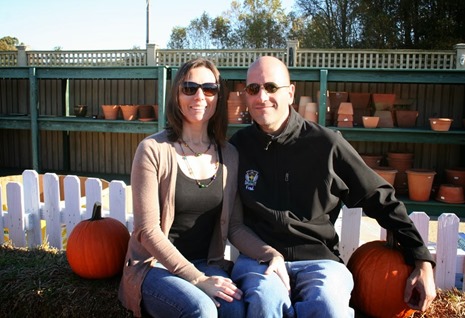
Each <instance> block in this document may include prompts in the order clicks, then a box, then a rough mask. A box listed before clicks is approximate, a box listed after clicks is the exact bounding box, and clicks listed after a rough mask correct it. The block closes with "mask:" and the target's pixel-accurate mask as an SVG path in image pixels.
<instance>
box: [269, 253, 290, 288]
mask: <svg viewBox="0 0 465 318" xmlns="http://www.w3.org/2000/svg"><path fill="white" fill-rule="evenodd" d="M273 272H274V273H276V275H278V277H279V278H281V280H282V282H283V284H284V286H286V289H287V291H288V292H291V285H290V283H289V274H288V273H287V268H286V264H285V263H284V258H283V257H281V256H276V257H273V258H272V259H271V261H270V264H269V265H268V268H267V269H266V271H265V275H269V274H272V273H273Z"/></svg>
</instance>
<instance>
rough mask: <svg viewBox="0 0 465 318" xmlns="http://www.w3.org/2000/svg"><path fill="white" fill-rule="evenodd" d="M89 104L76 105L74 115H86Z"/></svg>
mask: <svg viewBox="0 0 465 318" xmlns="http://www.w3.org/2000/svg"><path fill="white" fill-rule="evenodd" d="M86 114H87V106H86V105H76V106H74V116H76V117H86Z"/></svg>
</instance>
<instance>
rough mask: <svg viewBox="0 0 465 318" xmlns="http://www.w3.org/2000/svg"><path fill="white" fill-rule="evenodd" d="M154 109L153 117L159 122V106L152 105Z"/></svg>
mask: <svg viewBox="0 0 465 318" xmlns="http://www.w3.org/2000/svg"><path fill="white" fill-rule="evenodd" d="M152 107H153V117H154V118H155V120H158V105H157V104H155V105H152Z"/></svg>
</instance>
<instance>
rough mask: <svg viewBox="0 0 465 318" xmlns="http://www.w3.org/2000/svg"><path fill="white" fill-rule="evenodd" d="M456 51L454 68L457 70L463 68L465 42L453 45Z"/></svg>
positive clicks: (464, 65) (464, 64)
mask: <svg viewBox="0 0 465 318" xmlns="http://www.w3.org/2000/svg"><path fill="white" fill-rule="evenodd" d="M454 49H455V52H457V53H456V56H457V57H456V59H457V60H456V61H457V62H456V64H455V68H456V69H458V70H465V43H459V44H456V45H455V46H454Z"/></svg>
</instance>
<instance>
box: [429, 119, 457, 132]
mask: <svg viewBox="0 0 465 318" xmlns="http://www.w3.org/2000/svg"><path fill="white" fill-rule="evenodd" d="M452 122H453V119H450V118H430V119H429V123H430V125H431V129H432V130H434V131H448V130H449V129H450V126H451V125H452Z"/></svg>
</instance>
